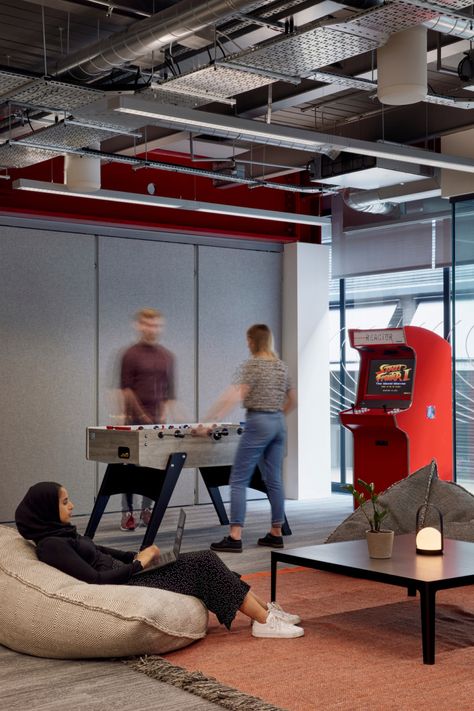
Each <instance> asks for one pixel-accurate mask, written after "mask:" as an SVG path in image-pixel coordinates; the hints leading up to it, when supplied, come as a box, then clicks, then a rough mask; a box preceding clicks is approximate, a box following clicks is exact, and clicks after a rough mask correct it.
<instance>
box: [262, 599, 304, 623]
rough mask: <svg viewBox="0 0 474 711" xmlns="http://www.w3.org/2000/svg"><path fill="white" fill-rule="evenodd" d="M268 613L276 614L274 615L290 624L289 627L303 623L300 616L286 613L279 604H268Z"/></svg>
mask: <svg viewBox="0 0 474 711" xmlns="http://www.w3.org/2000/svg"><path fill="white" fill-rule="evenodd" d="M267 610H268V612H272V610H273V612H274V614H275V615H276V616H277V617H279V618H280V619H281V620H283V621H284V622H288V624H289V625H299V623H300V622H301V617H300V616H299V615H292V614H291V612H285V610H283V609H282V608H281V607H280V605H279V604H278V603H277V602H267Z"/></svg>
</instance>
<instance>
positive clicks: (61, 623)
mask: <svg viewBox="0 0 474 711" xmlns="http://www.w3.org/2000/svg"><path fill="white" fill-rule="evenodd" d="M207 621H208V613H207V609H206V608H205V606H204V604H203V603H202V602H201V601H200V600H198V599H197V598H195V597H191V596H188V595H179V594H178V593H172V592H168V591H166V590H156V589H153V588H140V587H132V586H128V585H89V584H88V583H83V582H80V581H78V580H76V579H75V578H72V577H70V576H69V575H66V574H65V573H62V572H61V571H59V570H56V569H55V568H52V567H51V566H49V565H46V564H45V563H41V562H40V561H39V560H38V559H37V557H36V552H35V546H34V544H33V543H30V542H29V541H25V540H24V539H23V538H22V537H21V536H20V534H19V533H18V532H17V531H16V529H14V528H10V527H8V526H0V644H3V645H4V646H6V647H9V648H10V649H14V650H15V651H17V652H24V653H25V654H32V655H34V656H37V657H55V658H58V659H78V658H81V657H120V656H129V655H136V654H161V653H163V652H169V651H171V650H174V649H180V648H181V647H185V646H186V645H187V644H190V642H193V641H194V640H196V639H200V638H201V637H204V636H205V634H206V629H207Z"/></svg>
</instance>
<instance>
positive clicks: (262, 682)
mask: <svg viewBox="0 0 474 711" xmlns="http://www.w3.org/2000/svg"><path fill="white" fill-rule="evenodd" d="M244 578H245V580H247V582H249V583H250V585H251V586H252V589H253V590H254V592H255V593H257V594H258V595H259V596H260V597H262V598H264V599H269V593H270V574H269V573H255V574H251V575H247V576H244ZM277 600H278V601H279V602H280V604H281V605H282V606H283V608H284V609H286V610H289V611H291V612H296V613H298V614H299V615H301V617H302V618H303V622H302V626H303V627H304V629H305V636H304V637H302V638H299V639H294V640H278V639H256V638H254V637H252V636H251V630H250V624H249V621H248V619H247V618H246V617H244V616H243V615H242V614H241V613H238V616H237V618H236V620H235V622H234V624H233V626H232V631H231V632H228V631H227V630H226V629H225V628H224V627H222V626H221V625H219V624H218V622H217V620H216V618H215V617H214V616H213V615H210V618H211V619H210V626H209V633H208V635H207V637H206V638H205V639H203V640H201V641H199V642H196V643H195V644H193V645H191V646H189V647H186V648H185V649H182V650H179V651H177V652H173V653H170V654H167V655H164V657H165V659H166V660H167V661H168V662H170V663H171V664H173V665H177V666H179V667H183V668H184V669H186V670H188V671H196V670H199V671H200V672H202V673H203V674H204V675H205V676H206V677H214V678H216V679H217V680H218V681H219V682H221V683H222V684H225V685H228V686H230V687H234V688H236V689H238V690H240V691H242V692H244V693H246V694H249V695H251V696H255V697H259V698H261V699H263V700H265V701H266V702H267V703H269V704H273V705H275V706H276V707H279V708H283V709H288V710H289V711H315V710H316V709H324V711H336V710H337V711H359V710H360V711H362V710H364V711H366V709H373V711H381V710H382V709H383V711H414V709H416V708H423V709H424V710H425V711H435V710H436V711H473V709H474V589H473V587H465V588H458V589H456V590H449V591H441V592H439V593H438V595H437V619H436V664H435V665H433V666H429V665H424V664H423V662H422V651H421V630H420V606H419V599H418V598H408V597H407V594H406V591H405V590H404V589H403V588H398V587H392V586H389V585H382V584H380V583H372V582H369V581H363V580H355V579H351V578H346V577H344V576H339V575H334V574H331V573H324V572H320V571H312V570H307V569H304V568H286V569H280V570H279V573H278V586H277Z"/></svg>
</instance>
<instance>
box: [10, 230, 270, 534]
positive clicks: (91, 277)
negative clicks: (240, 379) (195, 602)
mask: <svg viewBox="0 0 474 711" xmlns="http://www.w3.org/2000/svg"><path fill="white" fill-rule="evenodd" d="M20 222H21V225H20V226H9V225H5V226H1V225H0V260H1V261H0V265H1V280H0V303H1V307H2V308H1V310H0V325H1V342H0V369H1V373H2V381H1V398H2V400H1V405H2V406H1V408H0V412H1V415H0V417H1V449H2V476H1V478H0V521H11V520H12V518H13V514H14V511H15V507H16V505H17V503H18V501H19V500H20V498H21V497H22V496H23V494H24V492H25V491H26V489H27V488H28V486H30V485H31V484H32V483H34V482H36V481H40V480H42V479H47V480H53V481H54V480H55V481H59V482H62V483H64V484H65V485H66V487H67V488H68V490H69V491H70V494H71V497H72V499H73V501H74V503H75V505H76V510H75V513H89V512H90V511H91V509H92V505H93V501H94V496H95V494H96V493H97V487H98V484H99V483H100V480H101V477H102V474H103V471H104V468H105V467H104V465H102V464H101V465H97V464H95V463H93V462H88V461H87V460H86V458H85V432H86V427H87V426H89V425H95V424H109V423H113V422H117V421H118V419H117V418H118V416H119V415H120V409H121V408H120V406H119V405H118V404H117V400H118V398H117V397H116V395H117V392H116V390H117V388H118V385H119V363H120V356H121V353H122V351H123V349H125V348H126V347H127V346H128V345H130V344H131V343H133V342H134V341H135V339H136V334H135V332H134V328H133V315H134V313H135V312H136V311H137V310H138V309H140V308H142V307H144V306H152V307H155V308H158V309H160V310H162V312H163V314H164V316H165V319H166V328H165V331H164V333H163V336H162V339H161V340H162V343H163V345H165V346H166V347H167V348H169V349H170V350H171V351H172V352H173V353H174V354H175V356H176V364H177V397H178V402H179V406H180V408H179V409H180V416H179V419H180V420H181V421H188V422H192V421H196V420H197V419H198V416H201V417H202V415H203V414H204V412H205V410H206V408H207V407H209V405H210V404H211V402H212V401H213V400H214V399H215V398H216V397H217V396H218V395H219V393H220V392H221V391H222V390H223V389H224V387H226V386H227V385H228V384H229V382H230V380H231V378H232V374H233V372H234V370H235V368H236V367H237V365H238V364H239V362H240V361H242V360H243V359H244V358H246V356H247V349H246V340H245V331H246V329H247V328H248V326H249V325H250V324H252V323H254V322H257V321H263V322H266V323H268V324H269V325H270V326H271V327H272V328H273V329H274V332H275V336H276V342H277V347H279V344H280V328H281V327H280V318H281V278H282V270H281V259H282V258H281V253H280V252H278V251H273V252H272V251H271V250H269V251H264V250H262V249H261V248H257V249H254V248H253V246H252V248H250V249H249V248H248V247H249V245H247V246H246V247H245V245H243V248H242V249H240V248H237V247H226V246H222V240H220V243H219V246H202V245H200V246H198V245H197V244H195V243H189V242H188V243H187V242H186V239H187V238H186V236H181V237H180V238H179V239H180V241H178V237H176V236H169V235H163V236H162V237H163V239H162V240H160V239H159V238H158V236H156V238H154V237H155V236H154V235H152V236H151V238H150V239H147V238H143V237H142V235H138V234H137V233H134V234H132V235H130V236H129V235H123V234H120V233H119V234H117V235H114V234H112V235H111V236H105V235H104V236H102V235H101V236H97V235H94V234H78V233H72V232H67V231H63V232H61V231H53V230H51V231H47V230H45V229H37V228H36V226H35V227H34V228H31V227H30V226H29V227H24V226H23V222H22V221H20ZM53 227H54V225H53ZM56 229H57V230H59V229H60V226H56ZM66 229H67V228H66ZM91 231H92V230H91ZM230 419H232V420H234V421H235V420H240V419H242V414H241V411H239V410H236V411H235V412H234V413H232V414H231V416H230ZM197 481H198V477H197V475H196V472H195V470H193V469H186V470H184V471H183V474H182V475H181V477H180V481H179V482H178V486H177V488H176V491H175V494H174V496H173V498H172V502H171V503H172V504H173V505H180V504H192V503H195V502H198V501H199V502H202V501H207V492H205V489H204V487H203V486H202V484H201V485H200V486H199V487H198V486H197ZM119 508H120V501H119V498H118V497H113V499H112V501H111V502H110V504H109V507H108V510H118V509H119Z"/></svg>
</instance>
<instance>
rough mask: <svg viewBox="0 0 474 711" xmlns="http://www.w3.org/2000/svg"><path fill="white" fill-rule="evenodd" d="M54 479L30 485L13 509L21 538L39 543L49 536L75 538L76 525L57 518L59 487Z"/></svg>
mask: <svg viewBox="0 0 474 711" xmlns="http://www.w3.org/2000/svg"><path fill="white" fill-rule="evenodd" d="M60 488H61V484H57V483H56V482H55V481H40V482H39V483H38V484H33V486H30V488H29V489H28V491H27V492H26V494H25V496H24V498H23V500H22V501H21V502H20V503H19V504H18V507H17V510H16V511H15V523H16V527H17V529H18V531H19V532H20V533H21V535H22V536H23V538H26V539H27V540H29V541H34V542H35V543H39V541H41V540H43V538H48V537H49V536H63V537H68V538H75V537H76V535H77V531H76V527H75V526H71V524H69V523H68V524H65V523H61V521H60V520H59V489H60Z"/></svg>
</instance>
